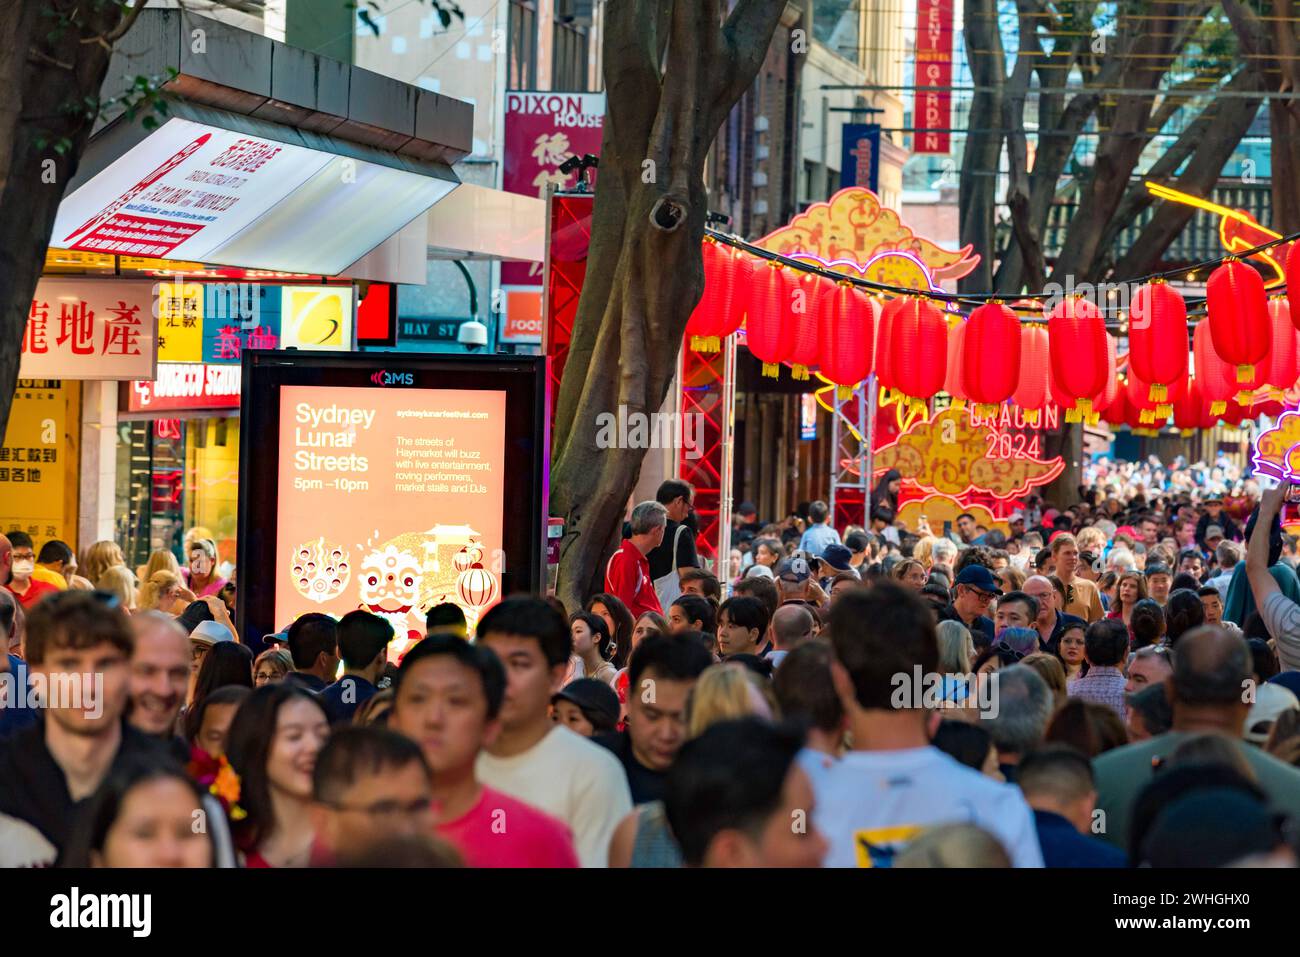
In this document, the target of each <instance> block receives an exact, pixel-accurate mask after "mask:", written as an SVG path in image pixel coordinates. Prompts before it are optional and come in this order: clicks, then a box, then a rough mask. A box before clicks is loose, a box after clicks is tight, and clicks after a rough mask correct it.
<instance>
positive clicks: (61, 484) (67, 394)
mask: <svg viewBox="0 0 1300 957" xmlns="http://www.w3.org/2000/svg"><path fill="white" fill-rule="evenodd" d="M73 391H74V389H73V387H72V386H71V384H65V383H63V382H61V381H60V380H58V379H19V380H18V386H17V389H16V390H15V392H14V401H13V408H12V410H11V411H10V413H9V427H8V429H7V430H6V432H5V437H4V444H3V445H0V532H10V531H23V532H26V533H27V534H28V535H30V536H31V537H32V539H33V540H34V541H35V543H36V548H37V550H38V551H39V550H40V547H41V545H43V544H44V543H45V542H47V541H49V540H50V539H52V538H57V539H60V540H61V541H65V542H68V543H69V544H71V543H72V542H74V541H75V534H74V532H75V523H76V517H75V513H73V512H70V510H69V508H68V504H67V499H68V491H69V488H68V475H69V474H70V473H71V474H74V475H75V474H76V469H75V468H69V464H70V463H69V461H68V458H69V456H71V455H73V451H72V448H71V443H70V442H69V441H68V432H69V425H70V418H71V414H70V412H71V410H70V406H71V397H72V394H73Z"/></svg>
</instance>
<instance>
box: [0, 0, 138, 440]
mask: <svg viewBox="0 0 1300 957" xmlns="http://www.w3.org/2000/svg"><path fill="white" fill-rule="evenodd" d="M139 6H140V8H141V9H143V6H144V4H140V5H139ZM136 15H138V13H137V14H136ZM133 21H134V16H132V15H131V14H129V13H128V14H127V15H126V17H125V18H123V15H122V11H121V8H120V7H118V6H117V5H116V4H111V3H85V2H83V3H66V2H64V3H58V2H53V0H45V2H40V3H37V2H34V0H3V2H0V86H2V87H3V89H5V90H6V91H7V95H6V96H5V97H4V98H3V99H2V100H0V290H4V299H3V302H0V310H3V311H2V312H0V436H3V435H4V433H5V428H6V427H7V425H8V423H9V411H10V408H11V407H12V403H13V395H14V388H15V385H16V384H17V382H18V366H19V363H20V361H21V358H22V345H23V336H24V335H25V333H26V329H27V317H28V314H29V313H30V311H31V306H32V296H33V295H34V294H35V292H36V282H37V280H38V279H40V276H41V271H42V269H43V268H44V266H45V249H46V246H47V245H48V244H49V240H50V232H51V231H52V230H53V228H54V217H55V214H56V213H57V212H58V209H59V203H60V202H61V201H62V199H63V194H64V191H65V190H66V189H67V185H68V181H69V180H71V179H72V177H73V176H74V175H75V174H76V171H77V161H78V159H79V158H80V156H81V153H82V151H83V150H84V149H85V146H86V141H87V140H88V139H89V137H90V130H91V127H92V125H93V123H94V120H95V116H96V115H97V103H98V99H99V89H100V85H101V84H102V83H103V81H104V75H105V73H106V72H107V71H108V61H109V55H110V51H111V45H110V44H111V42H112V41H113V40H116V39H117V36H116V35H115V33H116V32H118V31H120V32H125V29H126V28H128V27H129V25H130V23H131V22H133ZM97 37H100V38H105V39H104V40H103V42H102V43H101V42H99V40H96V39H93V38H97ZM83 41H89V42H83Z"/></svg>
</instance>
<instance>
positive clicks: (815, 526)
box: [799, 501, 841, 555]
mask: <svg viewBox="0 0 1300 957" xmlns="http://www.w3.org/2000/svg"><path fill="white" fill-rule="evenodd" d="M830 513H831V510H830V506H828V505H827V504H826V503H825V502H822V501H816V502H813V503H812V504H811V505H809V506H808V528H807V529H806V530H805V531H804V533H803V535H802V536H800V538H799V550H800V551H801V552H803V553H804V554H807V555H821V554H822V552H824V551H826V546H827V545H839V544H841V542H840V533H839V532H837V531H835V529H834V528H833V527H832V526H831V524H830V521H829V519H830Z"/></svg>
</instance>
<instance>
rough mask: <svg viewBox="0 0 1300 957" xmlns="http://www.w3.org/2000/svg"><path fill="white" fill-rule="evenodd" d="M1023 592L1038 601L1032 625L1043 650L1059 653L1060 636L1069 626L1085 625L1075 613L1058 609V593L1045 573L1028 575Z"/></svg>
mask: <svg viewBox="0 0 1300 957" xmlns="http://www.w3.org/2000/svg"><path fill="white" fill-rule="evenodd" d="M1024 593H1025V594H1026V595H1028V596H1029V597H1031V598H1033V599H1034V601H1036V602H1037V603H1038V617H1037V618H1036V619H1035V621H1034V624H1033V626H1032V627H1034V628H1037V629H1038V640H1039V645H1040V647H1042V648H1043V649H1044V650H1045V651H1050V652H1052V653H1053V654H1057V653H1059V650H1060V643H1061V636H1062V635H1064V634H1065V632H1066V630H1067V629H1069V628H1075V627H1078V626H1079V625H1085V626H1086V624H1087V622H1085V621H1084V620H1083V619H1082V618H1080V617H1078V616H1077V615H1070V614H1066V613H1065V612H1063V611H1061V610H1060V606H1059V601H1060V593H1059V592H1058V591H1057V590H1056V586H1055V585H1053V584H1052V580H1051V579H1050V578H1048V577H1047V576H1046V575H1030V576H1029V577H1028V578H1026V579H1025V585H1024Z"/></svg>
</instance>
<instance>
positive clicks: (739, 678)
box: [686, 661, 777, 737]
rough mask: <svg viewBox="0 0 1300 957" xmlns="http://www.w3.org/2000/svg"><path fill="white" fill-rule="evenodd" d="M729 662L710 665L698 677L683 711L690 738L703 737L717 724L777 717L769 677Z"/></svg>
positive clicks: (741, 663) (742, 664)
mask: <svg viewBox="0 0 1300 957" xmlns="http://www.w3.org/2000/svg"><path fill="white" fill-rule="evenodd" d="M747 664H748V663H747V662H739V661H731V662H724V663H722V664H719V665H713V666H711V667H710V668H709V669H708V670H706V671H705V672H704V673H703V674H702V675H700V679H699V681H698V682H697V683H696V686H695V688H693V689H692V692H691V697H690V701H689V702H688V706H687V709H686V730H687V734H688V735H689V736H690V737H695V736H696V735H698V734H701V733H703V731H704V729H705V728H707V727H709V725H711V724H714V723H716V722H718V721H726V720H729V719H732V718H740V717H744V716H745V715H751V714H752V715H758V716H759V717H761V718H766V719H767V720H769V721H770V720H774V719H775V718H776V716H777V706H776V697H775V695H773V694H772V686H771V683H770V682H769V681H768V678H769V677H770V675H768V674H764V673H762V672H760V671H757V670H755V669H752V668H749V667H747Z"/></svg>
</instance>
